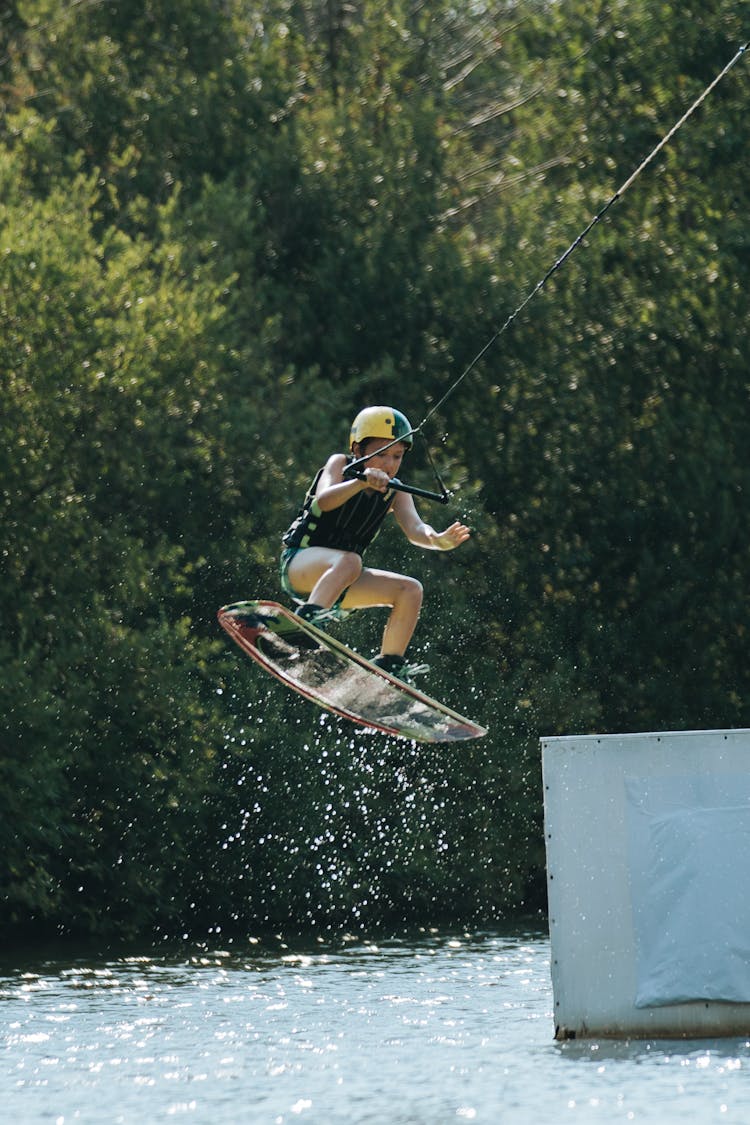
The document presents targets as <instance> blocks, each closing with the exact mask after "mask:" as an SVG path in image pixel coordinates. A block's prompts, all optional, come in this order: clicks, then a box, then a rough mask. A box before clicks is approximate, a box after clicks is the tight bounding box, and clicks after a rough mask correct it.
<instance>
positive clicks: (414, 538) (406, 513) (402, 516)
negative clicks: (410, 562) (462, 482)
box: [393, 492, 471, 551]
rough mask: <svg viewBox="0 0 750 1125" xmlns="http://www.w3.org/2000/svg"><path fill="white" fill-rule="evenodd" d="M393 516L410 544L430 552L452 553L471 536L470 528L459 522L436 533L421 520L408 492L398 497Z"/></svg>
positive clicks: (401, 493)
mask: <svg viewBox="0 0 750 1125" xmlns="http://www.w3.org/2000/svg"><path fill="white" fill-rule="evenodd" d="M393 514H394V515H395V517H396V519H397V520H398V525H399V527H400V528H401V530H402V531H403V533H404V535H405V536H406V538H407V539H408V540H409V542H410V543H413V544H414V546H415V547H424V548H426V549H427V550H428V551H452V550H453V548H454V547H459V546H460V545H461V544H462V543H464V542H466V540H467V539H468V538H469V536H470V535H471V532H470V531H469V528H468V527H466V526H465V524H462V523H460V522H459V520H456V521H455V522H454V523H452V524H451V525H450V527H446V529H445V531H435V528H434V527H430V525H429V524H428V523H425V522H424V520H423V519H422V518H421V516H420V515H419V512H418V511H417V509H416V506H415V504H414V501H413V500H412V498H411V496H410V495H409V494H408V493H406V492H400V493H399V494H398V496H397V497H396V501H395V503H394V505H393Z"/></svg>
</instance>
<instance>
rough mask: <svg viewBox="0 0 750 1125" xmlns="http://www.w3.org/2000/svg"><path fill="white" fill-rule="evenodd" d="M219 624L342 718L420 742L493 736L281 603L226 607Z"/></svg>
mask: <svg viewBox="0 0 750 1125" xmlns="http://www.w3.org/2000/svg"><path fill="white" fill-rule="evenodd" d="M218 619H219V624H220V625H221V627H222V628H223V629H225V630H226V632H227V633H228V634H229V636H230V637H231V638H232V640H233V641H235V642H236V644H238V645H239V647H240V648H241V649H242V650H243V652H246V653H247V654H248V656H251V657H252V658H253V660H255V661H257V662H258V664H260V666H261V667H262V668H265V669H266V671H267V672H270V673H271V674H272V675H274V676H276V678H277V679H279V680H281V682H282V683H284V684H286V685H287V687H290V688H292V689H293V690H294V691H296V692H299V694H300V695H302V696H304V698H305V699H309V700H311V702H313V703H316V704H317V705H318V706H319V707H323V708H324V709H325V710H327V711H332V712H333V714H335V715H339V716H340V717H341V718H344V719H349V720H351V721H352V722H353V723H358V724H359V725H360V726H364V727H368V728H369V729H371V730H375V731H381V732H382V733H383V734H391V735H395V736H396V737H397V738H406V739H409V740H410V741H415V742H456V741H459V740H461V739H467V738H481V737H482V736H483V735H485V734H486V733H487V731H486V729H485V728H484V727H480V726H478V725H477V724H476V723H474V722H472V721H471V719H466V718H464V716H463V715H459V714H458V713H457V712H456V711H452V710H451V708H450V707H446V706H445V704H443V703H439V702H438V701H437V700H435V699H431V698H430V697H429V696H428V695H425V694H424V693H423V692H421V691H419V690H418V689H417V688H415V687H412V686H411V685H410V684H405V683H404V682H403V680H399V679H397V678H396V677H395V676H391V675H389V674H388V672H385V671H383V669H382V668H378V667H377V666H376V665H375V664H373V663H372V662H371V661H369V660H366V659H365V658H364V657H363V656H360V655H359V653H357V652H354V651H353V649H350V648H347V646H346V645H345V644H342V643H341V641H338V640H336V638H335V637H331V636H329V634H328V633H324V632H323V631H322V629H318V628H316V626H315V625H311V624H310V623H309V622H307V621H303V620H302V618H300V617H297V615H296V614H294V613H292V612H291V611H290V610H288V609H285V608H284V606H282V605H278V604H277V603H276V602H266V601H250V602H235V603H234V604H233V605H225V606H223V607H222V608H221V609H220V610H219V612H218Z"/></svg>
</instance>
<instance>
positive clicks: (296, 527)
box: [282, 458, 395, 555]
mask: <svg viewBox="0 0 750 1125" xmlns="http://www.w3.org/2000/svg"><path fill="white" fill-rule="evenodd" d="M351 460H352V458H350V461H351ZM322 474H323V470H322V469H321V470H320V472H319V473H318V474H317V476H316V477H315V480H314V481H313V482H312V484H311V485H310V487H309V489H308V490H307V494H306V496H305V499H304V501H303V503H302V507H301V508H300V510H299V513H298V515H297V517H296V519H295V520H294V522H293V523H292V524H291V526H290V527H289V528H288V530H287V531H286V532H285V533H284V535H283V537H282V538H283V543H284V546H285V547H296V548H302V547H333V548H335V549H336V550H337V551H353V552H354V553H355V554H357V555H361V554H362V553H363V552H364V550H365V548H366V547H368V546H369V545H370V543H372V541H373V539H374V538H375V536H376V535H377V534H378V532H379V531H380V528H381V526H382V524H383V520H384V519H385V517H386V516H387V515H388V513H389V511H390V510H391V507H392V505H393V501H394V498H395V492H394V491H393V489H390V490H389V491H388V492H375V491H371V490H369V489H367V490H364V491H362V492H357V493H356V494H355V495H354V496H352V498H351V500H347V501H345V503H343V504H341V505H340V506H339V507H338V508H332V509H331V510H330V511H327V512H322V511H321V510H320V507H319V506H318V501H317V500H316V498H315V490H316V489H317V487H318V482H319V480H320V478H321V476H322Z"/></svg>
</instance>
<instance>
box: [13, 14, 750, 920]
mask: <svg viewBox="0 0 750 1125" xmlns="http://www.w3.org/2000/svg"><path fill="white" fill-rule="evenodd" d="M743 7H744V5H743V4H742V3H741V2H740V0H722V2H719V0H705V2H704V3H703V4H701V5H700V6H693V5H688V6H687V7H686V6H685V5H683V4H678V3H677V2H676V0H661V2H660V3H658V4H654V3H653V2H646V0H593V2H592V0H588V2H586V3H583V0H566V3H564V4H554V3H551V2H544V0H487V2H486V3H479V4H471V5H465V6H460V5H459V6H456V5H453V4H449V3H447V2H445V0H432V2H431V3H430V4H429V5H424V4H422V3H421V2H420V0H396V2H393V0H388V2H386V0H352V2H350V3H347V4H346V5H344V4H338V3H323V2H322V0H256V2H253V0H225V2H224V3H222V4H217V3H214V2H212V0H179V3H177V2H175V0H146V2H143V0H139V2H137V3H136V2H135V0H110V2H107V3H97V2H92V3H87V4H80V3H75V2H72V0H10V2H9V3H8V4H6V5H5V6H4V8H3V13H2V14H0V99H1V100H2V103H3V105H2V109H3V112H2V114H1V115H0V380H2V382H1V393H2V409H1V410H0V504H1V505H2V526H3V543H2V555H3V567H2V571H1V572H0V613H1V615H2V622H3V630H2V635H1V636H0V661H1V662H2V676H1V678H0V699H1V700H2V715H3V733H2V735H1V736H0V738H1V742H0V843H1V845H2V851H1V854H2V856H3V864H2V869H1V871H0V895H1V898H2V904H3V906H2V912H1V913H0V926H1V927H2V930H3V932H4V933H5V935H6V936H9V935H13V934H18V933H20V932H25V933H32V934H37V935H43V934H48V933H50V932H60V933H66V932H81V933H96V934H102V935H105V936H115V935H118V936H138V935H140V936H143V935H151V936H153V935H164V936H174V935H180V934H182V933H190V934H198V933H205V932H207V931H208V930H210V929H213V930H214V931H215V930H216V929H217V928H218V927H222V928H223V930H224V931H225V932H226V930H227V929H228V928H235V929H237V930H238V931H239V932H245V933H247V932H251V931H254V930H257V929H264V928H267V927H269V926H274V927H282V928H301V927H308V926H316V927H331V928H337V929H346V928H353V927H359V928H368V927H374V926H378V925H388V926H394V925H402V924H415V923H419V924H431V923H433V922H442V921H446V920H451V921H453V922H457V923H462V924H468V923H477V922H486V921H489V920H492V919H497V918H500V917H507V916H511V915H513V914H518V913H528V912H531V911H534V910H540V909H543V906H544V877H543V863H544V849H543V840H542V831H541V818H542V799H541V779H540V768H539V750H538V740H539V737H540V735H543V734H552V733H571V732H574V731H576V732H580V731H599V730H627V731H630V730H643V729H663V728H694V727H702V726H710V727H727V726H739V725H750V682H749V681H750V665H749V664H748V661H747V659H746V656H745V648H744V642H745V638H746V636H747V634H748V630H750V600H749V597H748V589H749V588H750V554H749V552H748V542H747V533H746V518H745V510H744V509H745V496H746V495H748V493H749V492H750V460H749V459H748V456H747V449H748V445H749V444H750V409H749V406H750V402H749V398H750V393H749V392H750V378H749V377H748V371H747V343H746V333H747V324H748V292H750V253H749V252H748V250H749V246H748V242H749V240H750V236H749V235H748V227H747V220H746V216H747V212H748V206H749V204H750V175H748V171H749V169H748V157H747V152H748V119H747V112H746V103H747V91H748V82H749V81H750V75H749V74H748V70H747V64H746V62H744V60H743V61H742V62H741V63H739V64H738V66H737V67H736V68H734V69H733V70H732V72H731V74H730V76H729V77H727V78H726V80H725V81H724V82H723V83H722V84H721V85H720V86H719V87H717V89H716V91H715V92H714V93H713V94H712V96H711V98H710V99H709V100H708V101H707V102H706V103H705V104H704V106H703V107H702V108H701V110H700V111H699V112H698V113H696V115H695V116H694V117H693V118H691V120H690V122H689V123H688V125H686V126H685V127H684V129H683V130H682V131H681V132H680V133H679V134H678V136H677V137H676V138H675V140H674V142H673V143H672V144H671V145H670V146H669V147H668V148H666V149H664V150H663V151H662V153H660V155H659V157H658V159H657V160H656V161H654V163H653V165H652V166H650V168H649V169H648V170H647V171H646V172H644V173H643V175H642V176H641V177H640V178H639V179H638V180H637V182H636V183H635V184H634V186H633V187H632V188H630V189H629V191H628V192H627V194H626V195H625V196H624V198H623V199H622V200H621V201H620V202H619V203H618V205H617V207H616V208H615V209H614V210H613V211H612V212H611V213H610V214H609V216H608V218H607V221H606V222H604V223H602V224H601V225H600V226H599V227H597V228H596V230H595V232H594V233H593V234H592V235H591V236H590V238H589V239H588V240H587V242H586V244H585V245H584V246H583V247H582V248H581V249H580V251H579V252H578V253H577V254H576V255H574V256H573V257H572V258H571V259H570V260H569V262H568V263H567V264H566V265H565V267H564V269H562V270H560V271H559V272H558V273H557V274H556V275H555V277H554V278H553V280H552V281H551V282H550V284H549V285H548V286H547V287H546V288H545V289H544V290H543V291H542V293H541V294H540V295H539V296H537V297H536V298H535V299H534V300H533V302H531V303H530V304H529V306H528V307H527V308H526V309H525V311H524V312H523V314H522V315H521V316H520V317H519V318H518V320H517V321H516V322H515V323H514V324H513V326H512V328H511V329H510V330H509V331H508V332H506V333H504V334H503V335H502V336H501V338H500V340H499V341H498V343H497V345H496V346H495V347H494V348H492V349H491V350H490V351H489V352H488V353H487V355H486V356H485V357H484V358H483V359H482V361H481V362H480V363H479V364H478V365H477V366H476V367H475V368H474V370H473V371H472V372H471V375H470V377H468V378H467V379H466V380H465V382H464V383H463V384H462V385H461V387H460V389H459V390H458V391H457V392H456V394H455V395H454V396H452V397H451V398H450V399H449V400H448V402H447V403H446V404H445V406H444V407H443V408H441V410H440V411H439V413H438V414H437V415H436V416H435V417H434V418H433V419H432V420H431V422H430V425H429V426H428V427H427V428H426V431H425V437H426V439H427V441H428V443H429V446H430V450H431V453H432V456H433V457H434V458H435V460H436V462H437V463H438V465H439V467H440V469H441V471H442V472H443V473H444V475H445V476H446V478H447V480H448V482H449V483H450V484H451V486H452V487H453V488H454V489H455V497H454V500H453V502H452V507H451V509H450V512H449V513H446V512H443V511H437V512H435V511H434V510H432V511H430V512H429V516H428V518H430V519H433V520H434V522H435V523H436V524H439V523H441V522H442V521H445V522H449V520H450V519H451V518H454V517H456V516H458V517H461V518H463V519H465V520H466V521H467V522H469V523H470V524H471V525H472V527H473V528H474V537H473V540H472V542H471V543H470V544H469V545H467V546H465V547H463V548H462V549H461V550H460V551H457V552H455V553H451V554H447V555H438V554H433V553H421V552H419V551H415V550H414V549H412V548H410V547H408V545H407V544H406V543H405V541H404V540H403V539H402V538H401V537H400V536H399V535H398V534H397V531H396V530H395V529H393V530H391V529H389V530H388V531H387V532H384V534H383V535H382V536H381V538H380V539H379V540H378V543H377V544H376V545H375V547H374V548H373V551H372V555H371V561H373V562H376V563H380V564H381V565H383V564H384V565H389V566H391V567H398V568H403V569H405V570H407V571H408V572H410V573H413V574H416V575H418V576H419V577H420V578H422V580H423V581H424V583H425V586H426V588H427V598H426V608H425V611H424V614H423V620H422V622H421V625H420V630H419V634H418V638H417V641H416V646H415V651H416V652H418V653H421V654H423V655H424V656H426V657H427V658H429V660H430V661H431V663H432V665H433V668H434V672H433V675H432V678H431V680H430V688H431V690H432V691H433V693H434V694H435V695H437V696H438V697H443V698H445V699H446V700H447V701H448V702H451V703H453V704H454V705H455V706H457V707H459V708H460V709H461V710H463V711H465V712H468V713H471V714H473V715H475V716H476V718H478V719H479V720H480V721H485V722H486V723H487V725H488V726H489V727H490V728H491V733H490V736H489V737H488V738H487V739H486V740H484V741H483V742H481V743H479V742H477V743H474V744H469V745H467V746H464V747H462V748H460V749H453V750H440V751H437V750H430V749H426V748H415V747H411V746H409V745H408V744H405V743H398V742H395V741H390V742H389V741H387V740H384V739H382V738H373V737H367V736H364V737H363V736H361V735H358V734H357V733H356V732H355V731H354V730H353V729H351V728H349V727H345V726H344V725H341V726H339V725H338V724H337V723H336V722H333V721H331V720H329V719H327V718H321V717H320V716H319V714H318V713H317V712H315V711H314V709H312V708H311V707H310V706H308V705H306V704H305V703H303V702H302V701H301V700H298V699H297V698H296V697H294V696H292V695H291V694H288V693H285V692H284V691H283V689H282V688H281V687H278V686H277V685H275V684H273V683H271V682H270V681H266V680H265V679H264V677H262V675H261V674H260V673H259V672H257V670H255V669H254V668H253V667H251V666H250V665H249V662H244V661H243V659H242V657H241V655H240V654H239V652H238V651H233V650H230V649H229V646H228V645H227V644H226V643H225V642H224V640H222V637H221V636H219V635H218V631H217V627H216V624H215V617H214V615H215V610H216V608H217V607H218V606H219V605H220V604H222V603H225V602H228V601H233V600H237V599H239V598H245V597H253V596H271V597H274V596H276V595H277V579H276V558H277V553H278V547H279V536H280V533H281V531H282V530H283V529H284V528H285V527H286V525H287V524H288V522H289V519H290V517H291V516H292V515H293V513H294V511H295V509H296V506H297V503H298V501H299V499H300V497H301V493H302V490H303V489H304V487H305V485H306V483H307V481H308V479H309V478H310V476H311V475H312V473H313V472H314V470H315V469H316V468H317V467H318V465H319V464H320V463H321V462H322V460H323V459H324V458H325V457H326V456H327V454H328V453H330V452H332V451H333V450H334V449H337V448H340V447H341V446H342V444H343V442H344V441H345V438H346V434H347V432H348V425H349V422H350V419H351V417H352V416H353V414H354V413H355V412H356V411H357V410H358V409H359V408H360V407H361V406H363V405H367V404H369V403H372V402H375V401H392V402H394V404H395V405H397V406H398V407H400V408H401V409H402V410H404V411H406V413H407V414H409V415H410V416H411V417H412V418H413V419H414V420H417V421H418V420H419V419H420V418H422V417H423V416H424V414H425V413H426V412H427V410H428V409H429V407H430V404H431V403H434V402H436V401H437V400H438V398H439V397H440V395H441V394H442V393H443V392H444V390H445V389H446V388H447V387H448V386H449V385H450V383H451V382H452V380H453V379H455V378H456V376H457V375H458V374H459V373H460V372H461V371H462V370H463V369H464V368H465V366H466V365H467V364H468V363H469V361H470V360H471V359H472V357H473V356H474V355H475V354H476V353H477V351H478V350H479V348H480V347H481V346H482V345H483V344H484V343H485V342H486V341H487V340H488V339H489V338H490V337H491V336H492V334H493V333H494V332H495V330H496V329H497V327H498V325H499V324H500V323H502V322H503V321H504V319H505V317H506V316H507V315H508V314H509V313H510V312H511V311H512V310H513V309H514V308H515V307H516V306H517V305H518V303H519V302H520V301H521V300H522V299H523V297H524V296H525V295H526V294H527V293H528V292H529V291H530V290H531V289H532V288H533V286H534V285H535V284H536V282H537V281H538V280H539V279H540V277H541V276H543V275H544V273H545V272H546V270H547V269H548V268H549V266H550V265H551V264H552V263H553V262H554V261H555V260H556V258H557V257H558V255H559V254H560V253H561V252H562V251H563V250H564V249H565V248H566V247H567V246H568V245H569V243H570V241H571V240H572V238H574V237H575V235H576V234H577V233H578V231H579V230H581V229H582V227H583V226H584V225H585V223H586V222H587V221H588V219H589V218H590V217H591V215H592V214H595V213H596V212H597V210H598V209H599V208H600V207H601V206H602V205H603V203H604V202H605V201H606V200H607V199H608V198H609V197H610V196H611V195H612V193H613V192H614V191H615V190H616V189H617V188H618V187H619V186H620V185H621V184H622V183H623V182H624V181H625V180H626V178H627V177H628V176H629V174H630V172H631V171H632V170H633V169H634V168H635V167H636V166H637V165H638V163H639V162H640V160H641V159H642V158H643V157H644V156H645V155H646V154H647V153H648V152H649V151H650V150H651V149H652V148H653V146H654V145H655V144H656V142H657V141H658V140H659V139H660V137H661V136H663V134H664V133H665V132H666V130H667V129H668V128H669V127H670V126H671V125H672V123H673V122H674V121H676V120H677V119H678V118H679V116H680V115H681V114H682V113H683V112H684V110H685V109H686V108H687V106H688V105H689V104H690V103H691V102H692V100H693V99H694V98H695V97H697V95H698V94H699V93H700V92H701V91H702V90H703V89H704V88H705V86H706V85H707V84H708V82H710V81H711V79H712V78H713V77H714V76H715V75H716V74H717V73H718V71H719V70H720V69H721V68H722V67H723V66H724V65H725V64H726V62H727V61H728V60H729V58H731V56H732V55H733V54H734V53H735V51H736V50H737V48H738V46H739V45H740V44H741V43H742V41H743V39H742V32H743V28H742V26H741V17H742V9H743ZM744 30H745V31H746V28H745V29H744ZM409 471H410V473H411V475H412V479H414V480H415V481H416V482H418V483H422V484H424V485H426V486H428V487H429V486H430V483H431V482H430V472H429V467H428V464H427V461H426V458H425V455H424V450H422V451H420V450H419V448H418V449H417V450H416V452H415V454H414V455H412V458H411V464H410V466H409ZM423 510H424V508H423ZM425 515H428V513H427V511H425ZM381 624H382V615H380V614H378V613H376V612H373V613H372V614H369V615H363V616H362V617H361V618H360V619H359V620H356V621H355V622H353V623H351V624H348V625H347V626H345V627H343V628H344V629H345V633H344V635H345V637H346V638H347V639H348V640H351V641H353V642H354V643H355V644H356V645H358V646H361V647H362V648H363V650H364V651H369V650H370V649H372V648H373V647H374V646H375V644H376V641H377V633H378V631H379V628H380V626H381Z"/></svg>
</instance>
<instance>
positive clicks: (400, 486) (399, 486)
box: [344, 469, 450, 504]
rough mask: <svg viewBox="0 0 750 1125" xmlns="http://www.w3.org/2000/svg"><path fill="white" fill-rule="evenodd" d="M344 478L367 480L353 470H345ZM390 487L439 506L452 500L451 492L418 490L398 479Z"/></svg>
mask: <svg viewBox="0 0 750 1125" xmlns="http://www.w3.org/2000/svg"><path fill="white" fill-rule="evenodd" d="M344 476H345V477H346V478H347V479H351V478H352V477H354V478H355V479H356V480H367V477H366V476H365V474H364V473H360V472H357V471H356V470H355V471H354V472H352V471H351V469H344ZM388 487H389V488H393V489H395V491H396V492H408V493H410V494H411V495H412V496H421V497H422V498H423V499H424V500H435V501H436V502H437V503H438V504H447V503H448V501H449V500H450V493H449V492H442V493H440V492H428V491H427V489H426V488H417V487H416V485H414V484H404V483H403V481H400V480H399V479H398V477H392V478H391V480H390V481H389V482H388Z"/></svg>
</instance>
